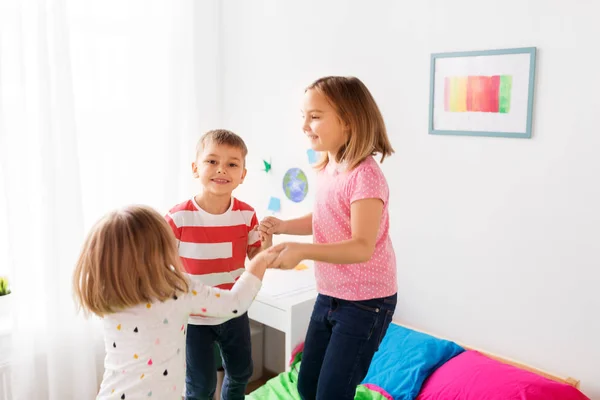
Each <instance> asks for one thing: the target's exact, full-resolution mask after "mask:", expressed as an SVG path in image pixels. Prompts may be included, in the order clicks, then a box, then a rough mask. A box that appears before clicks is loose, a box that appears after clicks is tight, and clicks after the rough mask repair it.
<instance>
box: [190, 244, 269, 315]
mask: <svg viewBox="0 0 600 400" xmlns="http://www.w3.org/2000/svg"><path fill="white" fill-rule="evenodd" d="M278 255H279V251H277V250H275V249H274V248H271V249H269V250H267V251H264V252H262V253H261V254H259V255H257V256H256V257H254V259H253V260H251V261H250V262H249V263H248V266H247V267H246V271H245V272H244V273H243V274H242V276H240V278H239V279H238V280H237V281H236V282H235V284H234V285H233V287H232V288H231V290H222V289H217V288H213V287H210V286H206V285H203V284H202V283H200V282H197V281H194V282H192V284H191V286H190V293H189V295H188V296H189V299H190V302H191V310H190V313H191V314H196V315H202V316H207V317H237V316H240V315H242V314H243V313H245V312H246V311H247V310H248V308H250V305H251V304H252V300H253V299H254V297H256V294H257V293H258V291H259V290H260V287H261V281H262V279H263V276H264V275H265V269H266V268H268V267H269V266H270V265H271V264H273V261H275V259H276V258H277V256H278Z"/></svg>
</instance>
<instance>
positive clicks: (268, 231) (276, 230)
mask: <svg viewBox="0 0 600 400" xmlns="http://www.w3.org/2000/svg"><path fill="white" fill-rule="evenodd" d="M284 228H285V221H282V220H280V219H279V218H275V217H266V218H264V219H263V220H262V221H260V225H259V226H258V230H259V232H261V233H263V234H264V235H279V234H281V233H284Z"/></svg>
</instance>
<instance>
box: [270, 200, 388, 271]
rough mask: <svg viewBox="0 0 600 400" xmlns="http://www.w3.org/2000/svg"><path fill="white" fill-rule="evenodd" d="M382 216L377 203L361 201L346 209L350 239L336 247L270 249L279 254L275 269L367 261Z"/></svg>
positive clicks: (380, 204)
mask: <svg viewBox="0 0 600 400" xmlns="http://www.w3.org/2000/svg"><path fill="white" fill-rule="evenodd" d="M382 213H383V201H382V200H381V199H362V200H358V201H355V202H354V203H352V204H351V206H350V226H351V229H352V238H351V239H349V240H343V241H341V242H337V243H324V244H312V243H282V244H280V245H277V246H275V247H273V248H274V249H276V250H278V251H281V254H280V256H279V258H278V259H277V261H276V263H275V267H276V268H282V269H290V268H294V267H295V266H296V265H298V264H299V263H300V261H302V260H315V261H321V262H326V263H331V264H356V263H363V262H366V261H369V260H370V259H371V256H372V255H373V252H374V251H375V243H376V241H377V233H378V232H379V225H380V222H381V215H382Z"/></svg>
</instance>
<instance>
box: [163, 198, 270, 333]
mask: <svg viewBox="0 0 600 400" xmlns="http://www.w3.org/2000/svg"><path fill="white" fill-rule="evenodd" d="M166 219H167V222H168V223H169V225H170V226H171V229H173V232H174V233H175V237H176V238H177V244H178V247H179V256H180V257H181V260H182V262H183V266H184V267H185V269H186V271H187V273H188V274H189V275H190V277H191V279H193V280H195V281H200V282H202V283H203V284H205V285H207V286H213V287H218V288H220V289H231V288H232V287H233V284H234V283H235V281H236V280H237V279H238V278H239V277H240V276H241V275H242V273H243V272H244V271H245V268H244V264H245V262H246V255H247V254H248V248H249V247H260V238H259V235H258V232H257V231H255V230H253V229H254V227H256V226H257V225H258V218H257V217H256V213H255V212H254V209H253V208H252V207H250V206H249V205H248V204H246V203H244V202H241V201H239V200H238V199H236V198H234V197H232V198H231V206H230V207H229V209H228V210H227V211H226V212H225V213H223V214H209V213H208V212H206V211H204V210H203V209H202V208H200V206H198V204H197V203H196V200H195V199H194V198H192V199H190V200H188V201H185V202H183V203H181V204H178V205H176V206H175V207H173V208H172V209H171V210H170V211H169V213H168V214H167V216H166ZM225 321H226V320H224V319H220V318H219V319H216V318H209V317H203V316H197V315H194V316H192V317H190V320H189V323H190V324H194V325H219V324H221V323H223V322H225Z"/></svg>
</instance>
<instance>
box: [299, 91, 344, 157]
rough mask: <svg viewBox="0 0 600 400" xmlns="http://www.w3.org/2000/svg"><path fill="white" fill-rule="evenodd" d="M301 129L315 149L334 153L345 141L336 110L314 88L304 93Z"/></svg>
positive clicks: (342, 125) (342, 126)
mask: <svg viewBox="0 0 600 400" xmlns="http://www.w3.org/2000/svg"><path fill="white" fill-rule="evenodd" d="M302 118H303V125H302V130H303V131H304V134H305V135H306V136H308V139H309V140H310V146H311V147H312V149H313V150H315V151H326V152H328V153H329V154H330V155H332V154H336V153H337V152H338V151H339V149H340V148H341V147H342V146H343V145H344V144H345V143H346V140H347V133H346V131H345V127H344V124H343V122H342V121H341V119H340V117H339V116H338V114H337V112H336V110H335V109H334V108H333V107H332V106H331V104H330V103H329V102H328V101H327V98H326V97H325V96H324V95H323V94H321V93H320V92H319V91H317V90H315V89H309V90H307V91H306V92H305V93H304V104H303V106H302Z"/></svg>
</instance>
